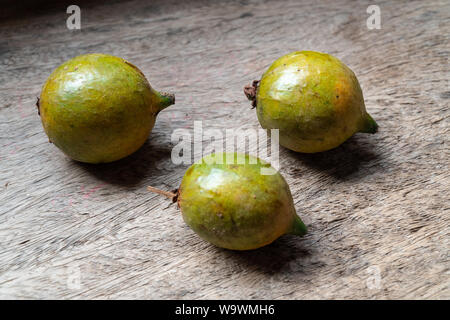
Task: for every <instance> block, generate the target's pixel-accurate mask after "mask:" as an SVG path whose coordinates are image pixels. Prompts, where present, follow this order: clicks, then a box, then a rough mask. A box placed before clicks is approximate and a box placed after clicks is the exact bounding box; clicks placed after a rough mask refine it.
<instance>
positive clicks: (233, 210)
mask: <svg viewBox="0 0 450 320" xmlns="http://www.w3.org/2000/svg"><path fill="white" fill-rule="evenodd" d="M269 168H271V169H272V170H273V171H272V172H271V173H273V174H262V172H264V169H266V170H267V169H269ZM262 169H263V170H262ZM149 190H150V191H153V192H157V193H160V194H165V193H166V192H162V191H160V190H159V191H158V190H157V189H156V190H155V189H154V188H152V187H149ZM165 195H166V196H168V197H171V198H173V199H174V200H175V201H177V202H178V206H179V208H180V209H181V212H182V215H183V219H184V221H185V222H186V223H187V224H188V225H189V226H190V227H191V228H192V229H193V230H194V231H195V232H196V233H197V234H198V235H199V236H200V237H201V238H203V239H204V240H207V241H209V242H211V243H212V244H214V245H216V246H218V247H221V248H226V249H232V250H250V249H256V248H259V247H262V246H265V245H268V244H270V243H272V242H273V241H274V240H276V239H277V238H278V237H280V236H282V235H284V234H294V235H299V236H302V235H304V234H305V233H306V226H305V225H304V223H303V222H302V220H301V219H300V217H299V216H298V215H297V214H296V211H295V208H294V203H293V201H292V195H291V192H290V190H289V186H288V184H287V183H286V181H285V180H284V178H283V176H282V175H281V174H280V173H279V172H277V171H275V169H273V168H272V167H271V166H270V164H269V163H266V162H264V161H262V160H260V159H258V158H256V157H253V156H250V155H244V154H236V153H228V154H227V153H215V154H211V155H208V156H206V157H204V158H203V159H201V160H200V161H198V162H196V163H194V164H193V165H192V166H191V167H189V169H188V170H187V171H186V173H185V174H184V177H183V179H182V182H181V185H180V188H179V189H178V191H177V192H176V193H173V194H170V193H169V195H167V194H165Z"/></svg>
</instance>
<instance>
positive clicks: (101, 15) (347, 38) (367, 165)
mask: <svg viewBox="0 0 450 320" xmlns="http://www.w3.org/2000/svg"><path fill="white" fill-rule="evenodd" d="M16 2H17V1H16ZM68 4H71V3H64V2H57V3H55V2H53V3H50V4H47V5H46V4H43V3H42V1H41V2H38V3H34V4H19V3H14V2H13V3H11V5H10V6H4V7H3V12H2V17H4V19H2V20H1V21H0V68H1V72H0V146H1V153H0V157H1V158H0V298H89V299H90V298H95V299H97V298H113V299H115V298H143V299H167V298H176V299H194V298H205V299H212V298H219V299H222V298H228V299H241V298H261V299H308V298H310V299H322V298H331V299H337V298H358V299H363V298H369V299H372V298H376V299H392V298H394V299H405V298H413V299H418V298H425V299H431V298H439V299H449V298H450V290H449V284H450V281H449V259H448V253H449V223H450V218H449V216H450V215H449V203H450V201H449V200H450V199H449V183H450V177H449V172H450V171H449V155H450V150H449V146H448V140H449V98H450V88H449V83H448V79H449V64H448V57H449V51H450V47H449V34H450V19H449V17H450V4H449V2H448V1H445V0H442V1H438V0H433V1H377V3H376V4H377V5H379V6H380V9H381V29H380V30H368V28H367V27H366V19H367V18H368V16H369V15H368V14H367V13H366V9H367V7H368V5H369V4H372V3H371V2H369V1H358V2H355V1H349V0H348V1H347V0H341V1H331V0H330V1H317V0H308V1H288V0H283V1H180V2H179V3H177V2H175V1H152V2H147V1H138V0H134V1H109V2H108V1H99V2H92V1H91V2H89V1H81V2H79V4H80V7H81V11H82V21H81V27H82V28H81V30H78V31H75V30H74V31H71V30H68V29H67V28H66V18H67V17H68V15H67V14H66V10H65V9H66V7H67V5H68ZM306 49H307V50H317V51H323V52H328V53H330V54H333V55H335V56H337V57H338V58H340V59H341V60H343V61H344V62H345V63H346V64H347V65H348V66H349V67H350V68H352V69H353V70H354V71H355V73H356V75H357V76H358V79H359V81H360V83H361V86H362V88H363V92H364V96H365V101H366V106H367V109H368V110H369V112H370V113H371V114H372V115H373V117H374V118H375V119H376V120H377V122H378V124H379V125H380V131H379V132H378V133H377V134H376V135H364V134H357V135H355V136H354V137H353V138H351V139H350V140H349V141H347V142H346V143H344V144H343V145H342V146H340V147H339V148H337V149H335V150H332V151H329V152H324V153H320V154H314V155H302V154H296V153H294V152H290V151H289V150H286V149H281V150H280V151H281V155H280V158H281V159H280V162H281V163H280V165H281V172H282V174H283V175H284V176H285V177H286V179H287V181H288V183H289V184H290V186H291V190H292V193H293V197H294V201H295V205H296V208H297V211H298V213H299V215H300V216H301V217H302V218H303V219H304V221H305V223H306V224H307V225H308V226H309V231H310V232H309V234H308V235H307V236H306V237H304V238H303V239H299V238H296V237H293V236H292V237H291V236H285V237H282V238H280V239H279V240H277V241H276V242H275V243H273V244H272V245H269V246H267V247H265V248H262V249H260V250H256V251H251V252H232V251H226V250H222V249H218V248H216V247H214V246H212V245H210V244H208V243H206V242H204V241H202V240H201V239H200V238H199V237H198V236H196V235H195V234H194V233H193V232H192V231H191V230H190V229H189V228H188V227H187V226H186V225H185V224H184V222H183V221H182V218H181V216H180V213H179V211H178V209H177V208H176V205H170V201H168V200H167V199H166V198H165V197H161V196H158V195H155V194H152V193H149V192H148V191H147V190H146V186H147V185H152V186H154V187H158V188H161V189H165V190H172V189H174V188H176V187H178V184H179V182H180V180H181V177H182V176H183V173H184V171H185V170H186V166H183V165H174V164H173V163H172V162H171V158H170V155H171V149H172V147H173V143H171V134H172V132H173V131H174V130H175V129H177V128H183V127H184V128H188V129H192V127H193V122H194V120H202V121H203V127H204V128H218V129H220V130H225V129H227V128H228V129H229V128H259V124H258V121H257V119H256V115H255V111H254V110H251V109H250V104H249V102H248V101H247V100H246V98H245V96H244V94H243V92H242V88H243V86H244V85H245V84H247V83H250V82H251V80H254V79H258V78H259V77H260V76H261V74H262V72H263V71H264V70H265V69H266V68H267V67H268V66H269V65H270V63H271V62H272V61H273V60H275V59H276V58H277V57H279V56H281V55H283V54H286V53H288V52H291V51H294V50H306ZM88 52H102V53H109V54H113V55H117V56H121V57H124V58H126V59H128V60H130V61H131V62H133V63H134V64H136V65H137V66H139V68H140V69H141V70H142V71H143V72H144V73H145V74H146V76H147V77H148V79H149V81H150V82H151V83H152V85H153V86H154V87H155V88H156V89H160V90H165V91H173V92H175V93H176V99H177V102H176V105H175V106H172V107H170V108H168V109H166V110H165V111H163V112H162V113H161V114H160V115H159V116H158V119H157V124H156V126H155V128H154V130H153V132H152V134H151V137H150V138H149V139H148V141H147V143H146V144H145V145H144V146H143V147H142V148H141V149H140V150H139V151H138V152H136V153H135V154H134V155H132V156H130V157H128V158H126V159H123V160H121V161H118V162H116V163H112V164H107V165H86V164H81V163H77V162H74V161H71V160H70V159H68V158H66V157H65V156H64V155H63V154H62V153H61V152H59V151H58V150H57V149H56V147H55V146H53V145H51V144H49V143H48V140H47V137H46V135H45V133H44V132H43V129H42V126H41V123H40V119H39V117H38V115H37V112H36V109H35V106H34V103H35V100H36V97H37V96H38V95H39V92H40V88H41V86H42V84H43V83H44V81H45V79H46V78H47V77H48V75H49V74H50V72H51V71H52V70H53V69H54V68H55V67H57V66H58V65H59V64H61V63H62V62H63V61H65V60H67V59H69V58H72V57H74V56H76V55H79V54H83V53H88ZM255 148H256V147H255V146H251V148H250V151H254V150H256V149H255ZM377 271H379V272H380V282H379V283H377V282H376V281H375V282H373V278H372V276H373V275H374V274H376V272H377ZM374 283H375V285H373V284H374Z"/></svg>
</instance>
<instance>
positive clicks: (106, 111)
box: [38, 54, 175, 163]
mask: <svg viewBox="0 0 450 320" xmlns="http://www.w3.org/2000/svg"><path fill="white" fill-rule="evenodd" d="M174 102H175V97H174V96H173V95H171V94H162V93H159V92H157V91H155V90H154V89H153V88H152V87H151V86H150V84H149V83H148V81H147V79H146V78H145V76H144V74H143V73H142V72H141V71H140V70H139V69H138V68H137V67H135V66H134V65H132V64H131V63H129V62H128V61H126V60H124V59H122V58H118V57H114V56H110V55H106V54H86V55H81V56H78V57H75V58H73V59H71V60H69V61H67V62H65V63H63V64H62V65H61V66H59V67H58V68H57V69H56V70H55V71H53V73H52V74H51V75H50V77H49V78H48V79H47V82H46V83H45V84H44V87H43V89H42V93H41V96H40V99H39V101H38V108H39V112H40V116H41V120H42V124H43V126H44V130H45V132H46V133H47V135H48V137H49V140H50V141H51V142H53V143H54V144H55V145H56V146H57V147H58V148H59V149H61V150H62V151H63V152H64V153H65V154H67V155H68V156H69V157H71V158H72V159H74V160H78V161H81V162H88V163H102V162H111V161H115V160H118V159H121V158H124V157H126V156H128V155H130V154H131V153H133V152H135V151H136V150H137V149H139V148H140V147H141V146H142V144H144V142H145V140H146V139H147V138H148V135H149V134H150V131H151V130H152V128H153V126H154V124H155V119H156V115H157V114H158V112H160V111H161V110H162V109H164V108H166V107H167V106H169V105H171V104H173V103H174Z"/></svg>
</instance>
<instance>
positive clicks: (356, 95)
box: [256, 51, 378, 153]
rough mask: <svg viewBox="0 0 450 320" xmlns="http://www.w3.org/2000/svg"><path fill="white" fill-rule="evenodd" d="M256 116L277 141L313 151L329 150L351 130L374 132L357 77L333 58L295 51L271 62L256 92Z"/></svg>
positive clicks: (372, 122) (290, 146)
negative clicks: (272, 132) (275, 136)
mask: <svg viewBox="0 0 450 320" xmlns="http://www.w3.org/2000/svg"><path fill="white" fill-rule="evenodd" d="M256 107H257V109H256V110H257V116H258V120H259V122H260V124H261V126H262V127H263V128H265V129H279V130H280V132H279V134H280V144H281V145H282V146H284V147H286V148H288V149H291V150H294V151H297V152H305V153H313V152H321V151H326V150H329V149H333V148H335V147H337V146H339V145H340V144H342V143H343V142H344V141H345V140H347V139H348V138H350V137H351V136H352V135H353V134H354V133H356V132H366V133H375V132H376V131H377V127H378V126H377V124H376V122H375V121H374V120H373V119H372V117H371V116H370V115H369V114H368V113H367V112H366V108H365V105H364V98H363V94H362V91H361V87H360V86H359V83H358V80H357V78H356V76H355V74H354V73H353V71H352V70H350V69H349V68H348V67H347V66H346V65H344V64H343V63H342V62H341V61H339V60H338V59H337V58H335V57H333V56H331V55H329V54H325V53H320V52H314V51H297V52H292V53H290V54H287V55H285V56H283V57H281V58H279V59H278V60H276V61H275V62H274V63H273V64H272V65H271V66H270V67H269V69H268V70H267V71H266V72H265V73H264V74H263V76H262V79H261V81H260V82H259V86H258V87H257V90H256Z"/></svg>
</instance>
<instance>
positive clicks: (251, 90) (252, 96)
mask: <svg viewBox="0 0 450 320" xmlns="http://www.w3.org/2000/svg"><path fill="white" fill-rule="evenodd" d="M258 84H259V80H253V82H252V84H248V85H246V86H245V87H244V94H245V95H246V96H247V99H248V100H250V101H251V102H252V109H253V108H256V91H257V90H258Z"/></svg>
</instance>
